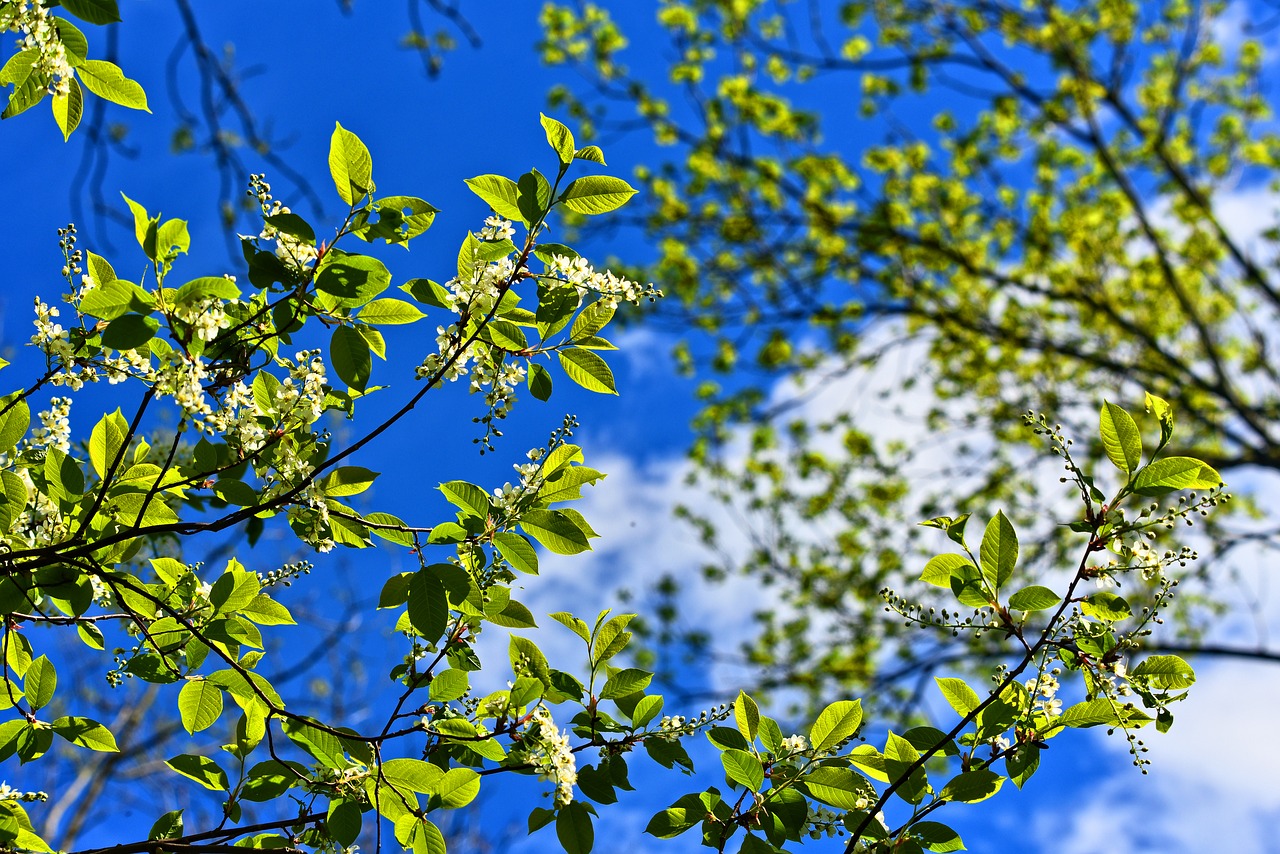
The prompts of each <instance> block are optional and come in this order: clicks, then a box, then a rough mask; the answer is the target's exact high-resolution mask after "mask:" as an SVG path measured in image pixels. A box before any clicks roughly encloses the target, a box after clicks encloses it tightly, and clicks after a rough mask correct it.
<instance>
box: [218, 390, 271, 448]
mask: <svg viewBox="0 0 1280 854" xmlns="http://www.w3.org/2000/svg"><path fill="white" fill-rule="evenodd" d="M257 416H258V413H257V410H256V409H255V406H254V400H253V392H252V391H251V390H250V389H249V387H248V386H247V385H245V384H244V383H243V382H240V381H239V380H237V381H236V382H234V383H232V385H231V387H230V388H229V389H227V391H226V393H225V394H224V395H223V396H222V405H221V406H220V407H219V408H218V411H217V412H214V413H213V414H212V415H210V416H209V417H208V418H206V419H205V420H204V423H205V424H206V425H207V426H208V427H209V429H210V430H211V431H212V432H214V433H217V434H218V435H221V436H224V437H226V439H227V444H229V445H230V446H231V447H232V448H236V449H238V450H239V451H240V455H241V456H242V457H246V456H249V455H250V454H253V453H254V452H256V451H259V450H261V449H262V447H263V446H264V445H266V444H267V431H266V429H265V428H264V427H263V426H262V425H261V424H259V423H258V417H257Z"/></svg>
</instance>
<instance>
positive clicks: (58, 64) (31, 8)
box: [0, 0, 73, 95]
mask: <svg viewBox="0 0 1280 854" xmlns="http://www.w3.org/2000/svg"><path fill="white" fill-rule="evenodd" d="M0 5H3V6H5V7H7V8H5V9H4V18H3V21H4V23H5V24H7V25H8V29H9V30H10V31H11V32H16V33H21V34H22V37H21V38H19V39H18V50H19V51H26V50H35V51H36V52H37V55H36V61H35V65H34V68H33V73H34V74H38V75H40V76H42V77H44V78H46V79H48V81H49V94H50V95H66V94H67V93H69V92H70V91H71V81H72V79H73V77H72V74H73V72H72V70H71V63H70V62H69V61H68V59H67V49H66V47H65V46H64V45H63V43H62V36H61V35H59V34H58V29H57V26H56V24H57V19H56V18H54V17H53V16H52V15H50V14H49V10H48V9H47V8H45V5H44V3H43V2H41V0H36V2H34V3H32V2H28V0H16V2H15V1H14V0H11V2H8V3H4V4H0Z"/></svg>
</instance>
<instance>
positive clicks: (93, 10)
mask: <svg viewBox="0 0 1280 854" xmlns="http://www.w3.org/2000/svg"><path fill="white" fill-rule="evenodd" d="M62 8H64V9H66V10H67V11H68V12H70V13H71V14H73V15H75V16H76V17H77V18H79V19H80V20H82V21H87V22H88V23H90V24H98V25H99V26H101V25H103V24H115V23H118V22H119V21H120V7H119V6H117V5H116V0H62Z"/></svg>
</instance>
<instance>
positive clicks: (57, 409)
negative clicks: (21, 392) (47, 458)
mask: <svg viewBox="0 0 1280 854" xmlns="http://www.w3.org/2000/svg"><path fill="white" fill-rule="evenodd" d="M27 444H28V446H29V447H32V448H57V449H58V450H59V451H62V453H64V454H67V453H70V452H71V398H69V397H55V398H51V399H50V400H49V408H48V409H46V410H44V411H43V412H41V413H40V426H39V427H36V428H35V429H34V430H32V431H31V437H30V438H29V439H28V440H27Z"/></svg>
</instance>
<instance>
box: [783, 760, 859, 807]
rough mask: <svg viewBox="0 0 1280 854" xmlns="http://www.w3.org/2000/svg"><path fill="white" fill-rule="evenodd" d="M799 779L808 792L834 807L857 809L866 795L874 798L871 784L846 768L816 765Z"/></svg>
mask: <svg viewBox="0 0 1280 854" xmlns="http://www.w3.org/2000/svg"><path fill="white" fill-rule="evenodd" d="M800 780H801V782H803V783H804V786H805V788H806V789H808V790H809V794H811V795H812V796H813V797H815V798H817V799H818V800H820V801H822V802H823V803H824V804H828V805H829V806H833V807H835V808H836V809H840V810H852V809H857V807H858V801H859V800H864V801H865V799H866V798H867V796H868V795H872V799H874V793H873V791H872V788H871V784H870V783H868V782H867V781H866V780H864V779H863V778H862V777H860V776H859V775H857V774H856V773H854V772H853V771H850V770H849V769H848V768H824V767H816V768H813V769H812V770H811V771H809V773H808V774H805V775H804V776H803V777H801V778H800Z"/></svg>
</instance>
